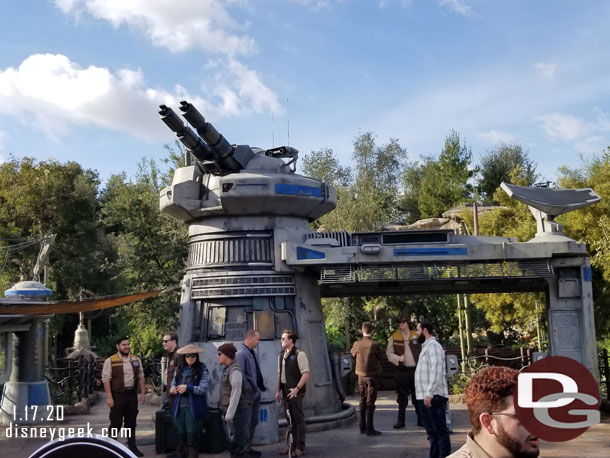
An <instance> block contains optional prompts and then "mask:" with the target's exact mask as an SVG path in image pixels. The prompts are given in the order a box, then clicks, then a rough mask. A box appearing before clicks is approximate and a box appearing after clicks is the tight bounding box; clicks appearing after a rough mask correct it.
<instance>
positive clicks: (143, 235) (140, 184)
mask: <svg viewBox="0 0 610 458" xmlns="http://www.w3.org/2000/svg"><path fill="white" fill-rule="evenodd" d="M171 153H172V151H171V150H170V159H172V161H176V160H179V156H177V155H175V154H174V155H173V156H172V155H171ZM170 162H171V161H170ZM172 175H173V168H170V169H169V170H168V171H167V172H165V173H161V171H160V169H159V168H158V166H157V165H156V163H155V162H154V161H143V162H142V163H141V164H140V167H139V171H138V173H137V175H136V178H135V180H127V178H126V176H125V175H124V174H121V175H114V176H112V177H111V178H110V179H109V180H108V184H107V185H106V187H105V189H104V190H103V192H102V196H101V201H102V223H103V225H104V227H105V229H106V231H107V232H108V236H109V237H110V239H111V240H112V243H113V244H114V246H115V247H116V249H117V252H118V259H117V261H116V265H114V266H113V267H114V268H115V269H116V270H118V271H119V272H120V274H119V275H118V278H117V281H118V282H119V283H120V284H121V285H122V287H123V289H125V290H128V291H133V290H136V291H138V290H148V289H156V288H167V287H172V286H177V285H179V283H180V278H181V276H182V275H183V273H184V267H185V262H186V256H187V227H186V226H185V225H182V224H180V223H178V222H176V221H175V220H173V219H171V218H169V217H167V216H165V215H163V214H162V213H161V212H160V211H159V191H160V190H161V188H162V187H163V186H164V185H165V184H167V183H169V180H170V177H171V176H172ZM179 302H180V301H179V295H178V293H177V292H171V293H166V294H163V295H160V296H157V297H154V298H150V299H148V300H146V301H144V302H141V303H136V304H133V305H129V306H125V307H121V308H118V309H116V311H115V312H114V313H113V317H116V318H117V319H115V320H114V322H115V323H117V327H116V329H115V332H116V333H119V331H127V332H128V333H129V334H130V337H131V340H132V342H133V344H134V347H135V348H136V350H137V351H138V352H139V354H141V355H143V356H149V355H151V354H154V353H156V352H159V351H160V344H159V337H160V336H161V334H162V333H163V332H165V331H166V330H169V329H175V327H176V323H177V316H178V310H179ZM122 323H123V324H124V323H126V324H127V326H126V327H125V326H123V324H122Z"/></svg>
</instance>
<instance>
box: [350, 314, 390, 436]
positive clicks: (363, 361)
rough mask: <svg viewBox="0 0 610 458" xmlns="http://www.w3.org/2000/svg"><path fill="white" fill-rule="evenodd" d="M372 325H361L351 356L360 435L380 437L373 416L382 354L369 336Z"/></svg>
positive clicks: (371, 332) (371, 331)
mask: <svg viewBox="0 0 610 458" xmlns="http://www.w3.org/2000/svg"><path fill="white" fill-rule="evenodd" d="M372 334H373V325H372V324H371V323H362V339H361V340H358V341H357V342H354V345H353V346H352V356H353V357H354V358H355V359H356V375H358V389H359V391H360V434H366V435H367V436H380V435H381V432H380V431H375V427H374V426H373V416H374V415H375V401H376V400H377V389H378V388H379V376H380V375H381V372H382V369H381V358H383V352H382V350H381V347H380V346H379V344H378V343H377V342H375V341H374V340H373V339H372V338H371V335H372Z"/></svg>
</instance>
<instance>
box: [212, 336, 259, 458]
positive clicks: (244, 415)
mask: <svg viewBox="0 0 610 458" xmlns="http://www.w3.org/2000/svg"><path fill="white" fill-rule="evenodd" d="M235 353H237V349H236V348H235V345H233V344H232V343H226V344H222V345H221V346H220V347H218V363H219V364H222V365H223V366H224V370H223V371H222V375H221V377H220V399H219V400H218V406H219V407H220V410H221V412H222V415H223V418H224V425H225V432H226V435H227V440H228V448H229V453H230V454H231V458H245V457H249V456H251V455H249V454H248V453H246V451H245V447H246V435H247V432H246V428H247V426H248V412H249V410H248V401H247V400H246V394H245V389H244V376H243V372H242V369H241V367H240V366H239V363H238V362H237V360H236V359H235Z"/></svg>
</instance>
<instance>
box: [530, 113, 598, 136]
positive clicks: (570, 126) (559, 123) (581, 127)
mask: <svg viewBox="0 0 610 458" xmlns="http://www.w3.org/2000/svg"><path fill="white" fill-rule="evenodd" d="M538 119H539V120H540V122H541V123H542V129H543V130H544V133H545V134H546V135H547V136H548V137H549V138H551V139H552V140H563V141H574V140H576V139H578V138H582V137H583V136H585V135H586V133H587V130H588V128H587V126H586V125H585V122H584V121H582V120H581V119H579V118H577V117H575V116H572V115H569V114H563V113H549V114H546V115H542V116H539V117H538Z"/></svg>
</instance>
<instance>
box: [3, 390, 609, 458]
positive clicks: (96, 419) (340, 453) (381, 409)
mask: <svg viewBox="0 0 610 458" xmlns="http://www.w3.org/2000/svg"><path fill="white" fill-rule="evenodd" d="M347 401H348V402H349V403H351V404H353V405H355V406H357V404H358V401H357V399H356V398H355V397H354V396H351V397H350V398H348V400H347ZM157 409H158V406H153V405H148V404H144V405H142V406H140V413H139V414H138V427H137V444H138V448H139V449H140V450H141V451H142V452H143V453H144V454H145V456H148V457H158V456H165V455H166V454H165V453H162V454H156V452H155V445H154V437H155V436H154V423H153V415H154V412H155V411H156V410H157ZM451 418H452V422H453V434H452V435H451V449H452V451H455V450H457V449H458V448H460V447H461V446H462V445H463V444H464V442H465V440H466V433H467V432H468V431H469V430H470V427H469V423H468V416H467V412H466V406H465V405H464V404H452V405H451ZM395 420H396V402H395V394H394V393H392V392H387V391H385V392H381V393H380V396H379V397H378V400H377V410H376V412H375V428H376V429H378V430H380V431H382V433H383V434H382V435H381V436H378V437H367V436H365V435H361V434H360V433H359V429H358V424H357V422H353V423H351V424H349V425H346V426H343V427H340V428H336V429H330V430H325V431H319V432H311V433H308V434H307V440H306V443H307V447H306V456H312V457H313V456H315V457H320V458H322V457H323V458H339V457H341V458H353V457H367V458H369V457H370V458H373V457H382V458H398V457H400V458H405V457H426V456H428V441H427V438H426V433H425V431H424V429H423V428H419V427H417V426H416V418H415V411H414V410H413V408H412V407H411V406H409V408H408V409H407V427H406V428H404V429H400V430H395V429H393V428H392V425H393V424H394V422H395ZM43 426H44V427H46V428H47V431H49V430H50V429H51V428H56V434H57V431H59V428H64V431H66V432H67V430H68V428H79V427H80V428H87V427H88V428H91V430H92V431H93V432H94V433H98V434H99V433H101V430H102V428H105V427H107V426H108V408H107V407H106V402H105V396H104V395H103V393H102V399H101V400H100V401H99V402H98V403H97V404H95V405H93V406H92V407H91V409H90V410H89V413H88V414H86V415H77V416H70V417H65V419H64V421H62V422H58V423H54V424H48V425H43ZM7 428H8V427H7V426H0V457H28V456H29V455H30V454H31V453H33V452H34V451H35V450H36V449H38V448H39V447H40V446H41V445H42V444H43V443H45V442H47V441H48V440H49V439H48V438H46V439H40V438H38V439H34V438H14V437H7ZM9 435H10V433H9ZM283 445H284V444H283V443H282V442H278V443H277V444H270V445H265V446H257V447H254V448H255V449H258V450H260V451H261V452H262V453H263V455H262V456H263V457H268V458H271V457H277V458H279V455H278V453H279V451H280V450H281V449H282V448H283ZM201 456H208V457H210V458H226V457H228V456H229V453H228V452H224V453H220V454H203V453H202V454H201ZM541 456H543V457H610V416H608V415H605V416H603V417H602V422H601V423H600V424H598V425H596V426H594V427H592V428H590V429H589V430H588V431H587V432H585V433H584V434H583V435H581V436H580V437H578V438H576V439H573V440H571V441H568V442H561V443H549V442H542V444H541Z"/></svg>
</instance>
